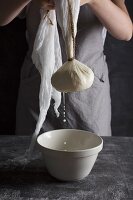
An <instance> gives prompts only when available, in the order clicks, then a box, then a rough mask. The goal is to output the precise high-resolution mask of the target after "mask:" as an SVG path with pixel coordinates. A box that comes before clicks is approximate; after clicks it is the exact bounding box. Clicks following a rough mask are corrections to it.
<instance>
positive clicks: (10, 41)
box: [0, 0, 133, 136]
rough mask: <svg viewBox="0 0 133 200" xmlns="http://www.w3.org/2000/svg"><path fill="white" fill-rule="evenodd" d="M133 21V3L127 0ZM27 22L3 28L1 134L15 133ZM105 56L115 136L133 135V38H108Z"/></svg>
mask: <svg viewBox="0 0 133 200" xmlns="http://www.w3.org/2000/svg"><path fill="white" fill-rule="evenodd" d="M126 4H127V7H128V10H129V13H130V16H131V18H132V19H133V1H132V0H126ZM25 29H26V27H25V19H23V20H22V19H21V20H20V19H17V18H16V19H15V20H13V21H12V22H11V23H10V24H8V25H7V26H4V27H0V134H14V132H15V131H14V130H15V114H16V102H17V95H18V88H19V81H20V69H21V66H22V63H23V59H24V57H25V54H26V50H27V44H26V38H25ZM105 54H106V58H107V63H108V68H109V78H110V86H111V102H112V122H111V125H112V134H113V135H114V136H133V39H132V40H130V41H129V42H124V41H118V40H116V39H114V38H113V37H111V36H110V35H109V34H108V35H107V38H106V42H105Z"/></svg>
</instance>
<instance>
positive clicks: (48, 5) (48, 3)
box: [35, 0, 55, 10]
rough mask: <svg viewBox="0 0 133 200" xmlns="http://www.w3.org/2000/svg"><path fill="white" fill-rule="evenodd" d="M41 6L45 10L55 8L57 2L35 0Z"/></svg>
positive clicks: (52, 0)
mask: <svg viewBox="0 0 133 200" xmlns="http://www.w3.org/2000/svg"><path fill="white" fill-rule="evenodd" d="M35 1H36V2H37V4H38V5H39V7H40V8H42V9H44V10H54V9H55V3H54V0H35Z"/></svg>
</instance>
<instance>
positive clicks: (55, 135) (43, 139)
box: [37, 129, 102, 152]
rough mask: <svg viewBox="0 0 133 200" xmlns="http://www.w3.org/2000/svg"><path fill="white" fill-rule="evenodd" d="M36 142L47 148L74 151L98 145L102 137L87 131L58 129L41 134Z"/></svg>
mask: <svg viewBox="0 0 133 200" xmlns="http://www.w3.org/2000/svg"><path fill="white" fill-rule="evenodd" d="M37 142H38V143H39V144H40V145H41V146H42V147H45V148H47V149H52V150H58V151H70V152H74V151H81V150H87V149H92V148H95V147H98V146H99V145H101V144H102V139H101V137H99V136H97V135H95V134H93V133H90V132H88V131H83V130H76V129H60V130H54V131H49V132H46V133H43V134H41V135H40V136H39V137H38V139H37Z"/></svg>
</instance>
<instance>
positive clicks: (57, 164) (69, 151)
mask: <svg viewBox="0 0 133 200" xmlns="http://www.w3.org/2000/svg"><path fill="white" fill-rule="evenodd" d="M37 143H38V144H39V148H40V150H41V152H42V154H43V156H44V160H45V164H46V168H47V170H48V171H49V173H50V174H51V175H52V176H53V177H55V178H57V179H60V180H63V181H74V180H81V179H83V178H85V177H86V176H87V175H88V174H89V173H90V171H91V169H92V167H93V165H94V163H95V161H96V158H97V156H98V153H99V152H100V151H101V150H102V148H103V140H102V138H101V137H99V136H97V135H95V134H93V133H90V132H88V131H83V130H76V129H60V130H54V131H49V132H45V133H43V134H41V135H40V136H39V137H38V138H37Z"/></svg>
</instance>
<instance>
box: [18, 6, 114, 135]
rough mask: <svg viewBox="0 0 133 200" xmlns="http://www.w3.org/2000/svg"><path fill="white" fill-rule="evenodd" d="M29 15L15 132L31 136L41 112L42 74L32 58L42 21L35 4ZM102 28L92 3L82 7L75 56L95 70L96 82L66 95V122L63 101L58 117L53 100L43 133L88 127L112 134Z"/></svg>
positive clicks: (86, 128)
mask: <svg viewBox="0 0 133 200" xmlns="http://www.w3.org/2000/svg"><path fill="white" fill-rule="evenodd" d="M26 18H27V40H28V43H29V51H28V53H27V56H26V58H25V61H24V64H23V66H22V71H21V83H20V89H19V96H18V103H17V113H16V134H19V135H31V134H32V133H33V132H34V130H35V126H36V122H37V119H38V115H39V87H40V75H39V72H38V71H37V69H36V68H35V66H34V65H33V63H32V60H31V53H32V49H33V44H34V39H35V35H36V32H37V29H38V25H39V21H40V14H39V9H38V8H37V6H35V5H34V3H31V5H30V6H29V8H28V12H27V15H26ZM102 31H103V27H102V25H101V23H100V22H99V21H98V19H97V18H96V17H95V15H94V14H93V12H92V11H91V9H90V8H89V6H87V5H84V6H82V7H81V10H80V15H79V21H78V33H77V38H76V58H77V59H78V60H79V61H81V62H83V63H84V64H86V65H87V66H89V67H90V68H91V69H92V70H93V72H94V74H95V79H94V83H93V85H92V87H91V88H89V89H87V90H85V91H83V92H75V93H67V94H66V118H67V122H66V123H64V122H63V102H62V103H61V105H60V107H59V111H60V117H59V118H56V115H55V113H54V109H53V104H54V101H53V100H51V105H50V108H49V110H48V113H47V117H46V120H45V122H44V124H43V128H42V130H41V132H44V131H48V130H54V129H61V128H76V129H83V130H89V131H91V132H94V133H95V134H97V135H100V136H110V135H111V125H110V122H111V100H110V87H109V80H108V68H107V64H106V61H105V56H104V54H103V37H102ZM59 33H60V43H61V47H62V56H63V62H65V61H66V53H65V49H64V41H63V38H62V34H61V31H60V28H59Z"/></svg>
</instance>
